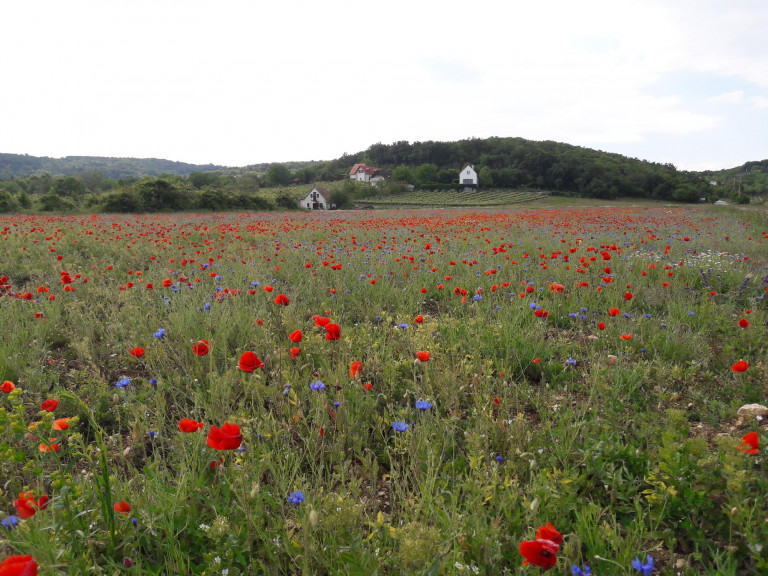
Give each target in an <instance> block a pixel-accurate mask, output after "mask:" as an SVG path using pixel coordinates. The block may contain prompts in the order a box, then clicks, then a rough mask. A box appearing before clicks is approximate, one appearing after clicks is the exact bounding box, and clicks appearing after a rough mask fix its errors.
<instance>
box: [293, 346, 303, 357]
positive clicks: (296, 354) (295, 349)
mask: <svg viewBox="0 0 768 576" xmlns="http://www.w3.org/2000/svg"><path fill="white" fill-rule="evenodd" d="M299 354H301V348H298V347H297V346H294V347H293V348H291V358H296V357H297V356H298V355H299Z"/></svg>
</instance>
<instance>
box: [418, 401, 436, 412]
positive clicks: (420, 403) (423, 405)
mask: <svg viewBox="0 0 768 576" xmlns="http://www.w3.org/2000/svg"><path fill="white" fill-rule="evenodd" d="M416 408H418V409H419V410H429V409H430V408H432V402H427V401H426V400H416Z"/></svg>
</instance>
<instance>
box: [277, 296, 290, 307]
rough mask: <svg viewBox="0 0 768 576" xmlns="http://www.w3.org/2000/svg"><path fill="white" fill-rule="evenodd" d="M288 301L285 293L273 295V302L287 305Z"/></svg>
mask: <svg viewBox="0 0 768 576" xmlns="http://www.w3.org/2000/svg"><path fill="white" fill-rule="evenodd" d="M290 303H291V301H290V300H288V296H286V295H285V294H278V295H277V296H276V297H275V304H277V305H278V306H288V304H290Z"/></svg>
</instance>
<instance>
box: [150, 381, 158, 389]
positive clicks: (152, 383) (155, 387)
mask: <svg viewBox="0 0 768 576" xmlns="http://www.w3.org/2000/svg"><path fill="white" fill-rule="evenodd" d="M149 383H150V384H151V385H152V388H154V389H155V390H157V378H150V380H149Z"/></svg>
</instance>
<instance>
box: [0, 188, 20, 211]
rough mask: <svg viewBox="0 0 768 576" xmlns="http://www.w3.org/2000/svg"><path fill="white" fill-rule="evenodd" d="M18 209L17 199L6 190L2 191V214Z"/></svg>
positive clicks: (0, 198)
mask: <svg viewBox="0 0 768 576" xmlns="http://www.w3.org/2000/svg"><path fill="white" fill-rule="evenodd" d="M17 208H18V204H17V202H16V198H14V197H13V196H11V194H10V193H9V192H7V191H5V190H0V212H13V211H14V210H16V209H17Z"/></svg>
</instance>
